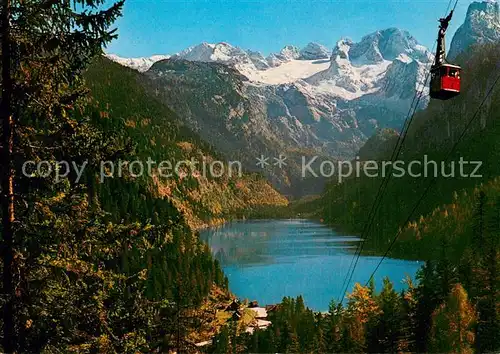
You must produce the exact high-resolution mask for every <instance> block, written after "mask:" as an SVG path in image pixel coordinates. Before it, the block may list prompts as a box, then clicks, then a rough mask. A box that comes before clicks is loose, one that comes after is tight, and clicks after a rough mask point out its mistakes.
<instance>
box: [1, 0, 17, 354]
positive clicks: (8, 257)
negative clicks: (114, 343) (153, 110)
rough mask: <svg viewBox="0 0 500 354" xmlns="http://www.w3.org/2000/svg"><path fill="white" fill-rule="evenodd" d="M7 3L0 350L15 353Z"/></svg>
mask: <svg viewBox="0 0 500 354" xmlns="http://www.w3.org/2000/svg"><path fill="white" fill-rule="evenodd" d="M10 10H11V0H3V6H2V19H1V20H2V21H1V24H2V37H1V38H2V103H1V105H0V119H1V120H2V141H1V144H2V150H1V154H0V166H1V167H2V175H1V176H0V177H1V180H2V183H1V185H2V193H1V208H2V238H3V240H2V241H3V245H2V246H3V252H2V258H3V289H2V290H3V295H4V297H5V301H6V302H5V305H4V307H3V327H4V328H3V332H4V333H3V351H4V352H6V353H13V352H15V350H16V344H15V343H16V339H15V331H14V305H13V303H14V297H15V294H14V285H13V281H12V262H13V254H14V252H13V239H14V230H13V223H14V171H13V168H12V149H13V144H14V134H13V133H14V132H13V126H14V121H13V117H12V107H11V96H12V77H11V39H10Z"/></svg>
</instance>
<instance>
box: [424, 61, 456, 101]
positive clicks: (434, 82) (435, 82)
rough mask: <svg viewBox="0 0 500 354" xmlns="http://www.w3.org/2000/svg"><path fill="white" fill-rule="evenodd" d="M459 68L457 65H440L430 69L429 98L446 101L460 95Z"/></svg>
mask: <svg viewBox="0 0 500 354" xmlns="http://www.w3.org/2000/svg"><path fill="white" fill-rule="evenodd" d="M461 70H462V69H461V68H460V67H459V66H457V65H451V64H441V65H440V66H437V67H434V68H432V69H431V87H430V95H431V98H434V99H438V100H448V99H450V98H452V97H455V96H458V95H459V94H460V80H461V78H460V73H461Z"/></svg>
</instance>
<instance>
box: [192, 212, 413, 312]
mask: <svg viewBox="0 0 500 354" xmlns="http://www.w3.org/2000/svg"><path fill="white" fill-rule="evenodd" d="M201 237H202V239H204V240H205V241H207V242H208V244H209V245H210V247H211V249H212V252H213V254H214V256H215V257H216V258H217V259H218V260H219V261H220V262H221V265H222V267H223V269H224V272H225V274H226V276H227V277H228V278H229V287H230V289H231V291H232V292H233V293H234V294H235V295H236V296H238V297H239V298H242V299H249V300H257V301H258V302H259V304H261V305H267V304H275V303H278V302H280V301H281V299H282V298H283V297H284V296H298V295H302V296H303V297H304V301H305V303H306V305H307V306H309V307H310V308H312V309H313V310H316V311H327V310H328V305H329V303H330V301H331V300H332V299H335V300H336V301H337V300H338V299H339V296H340V294H341V291H342V290H341V288H342V284H343V282H344V278H345V275H346V273H347V271H348V269H349V265H350V263H351V260H352V259H353V254H354V252H355V250H356V245H357V243H358V242H359V241H360V240H359V238H358V237H355V236H349V235H343V234H341V233H337V232H335V231H334V230H332V229H330V228H328V227H326V226H324V225H322V224H320V223H318V222H315V221H310V220H259V221H241V222H232V223H229V224H226V225H224V226H222V227H220V228H217V229H210V230H205V231H203V232H202V233H201ZM379 260H380V257H371V256H361V257H360V258H359V261H358V265H357V267H356V271H355V273H354V276H353V279H352V282H351V284H350V285H349V291H351V290H352V287H353V285H354V283H356V282H359V283H361V284H363V285H364V283H365V282H366V281H367V280H368V278H369V277H370V274H371V273H372V272H373V270H374V269H375V267H376V265H377V263H378V262H379ZM421 266H422V262H416V261H405V260H398V259H390V258H387V259H385V260H384V261H383V262H382V265H381V266H380V267H379V269H378V271H377V273H376V275H375V283H376V286H377V289H378V290H379V289H380V287H381V284H382V280H383V278H384V277H389V278H390V279H391V280H392V282H393V283H394V286H395V288H396V289H397V290H402V289H404V288H405V286H406V285H405V283H404V282H403V279H404V278H405V277H406V276H410V277H411V278H412V279H415V274H416V272H417V270H418V269H419V268H420V267H421Z"/></svg>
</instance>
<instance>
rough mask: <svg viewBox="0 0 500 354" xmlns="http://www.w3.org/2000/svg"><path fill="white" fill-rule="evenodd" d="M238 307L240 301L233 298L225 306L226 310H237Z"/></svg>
mask: <svg viewBox="0 0 500 354" xmlns="http://www.w3.org/2000/svg"><path fill="white" fill-rule="evenodd" d="M239 309H240V302H239V301H238V300H233V302H232V303H231V304H230V305H229V306H228V307H226V311H229V312H232V311H238V310H239Z"/></svg>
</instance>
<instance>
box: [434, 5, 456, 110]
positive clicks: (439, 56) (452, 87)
mask: <svg viewBox="0 0 500 354" xmlns="http://www.w3.org/2000/svg"><path fill="white" fill-rule="evenodd" d="M452 16H453V10H452V11H451V12H450V14H449V15H448V17H446V18H441V19H439V22H440V23H441V24H440V26H439V34H438V40H437V49H436V58H435V60H434V64H433V65H432V68H431V84H430V96H431V98H434V99H438V100H447V99H450V98H452V97H455V96H457V95H459V94H460V80H461V75H460V74H461V71H462V68H460V66H458V65H452V64H449V63H447V62H446V45H445V35H446V30H447V29H448V24H449V23H450V20H451V17H452Z"/></svg>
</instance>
